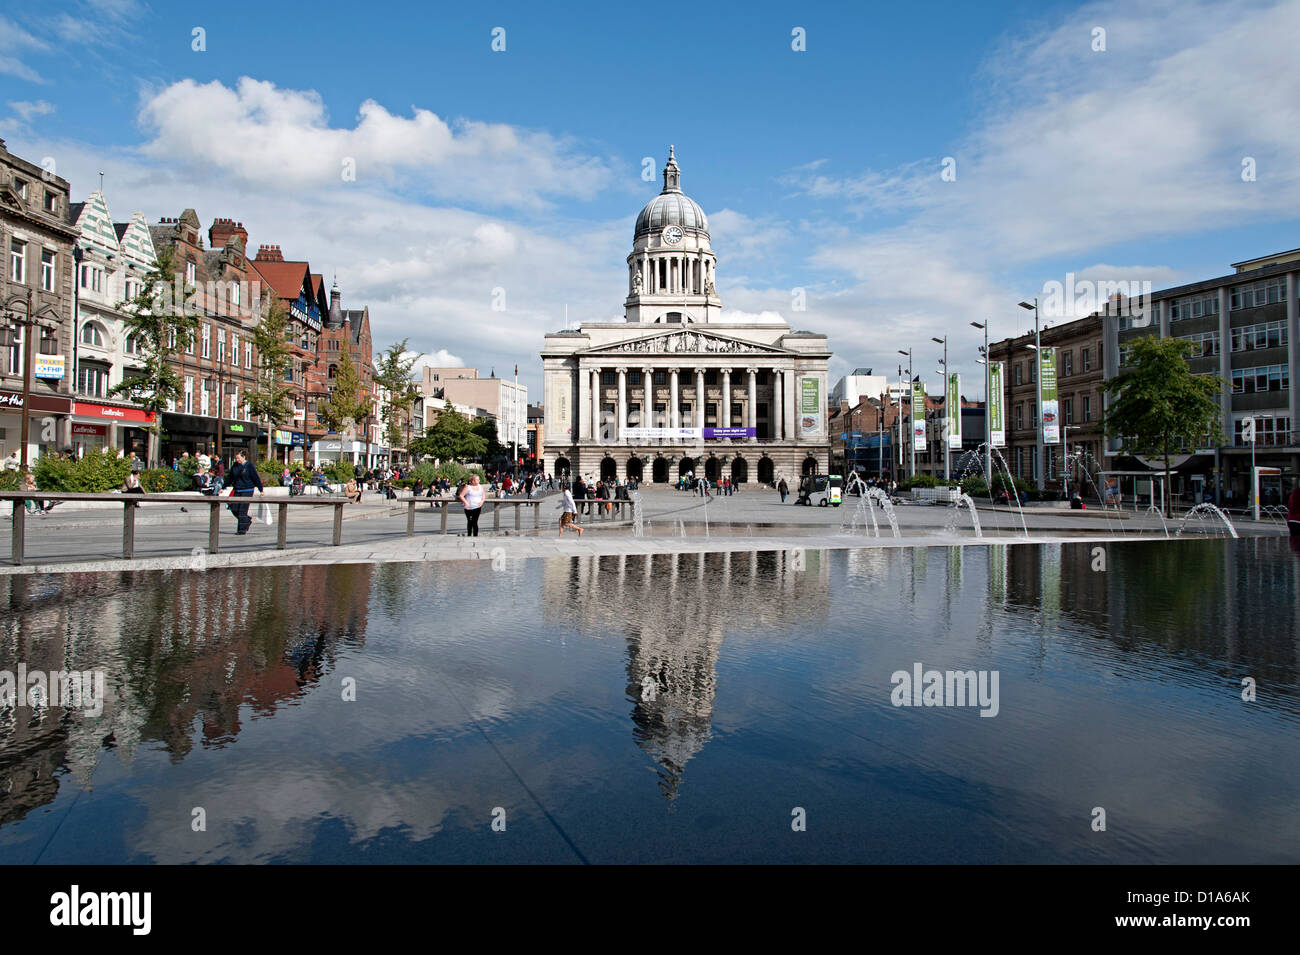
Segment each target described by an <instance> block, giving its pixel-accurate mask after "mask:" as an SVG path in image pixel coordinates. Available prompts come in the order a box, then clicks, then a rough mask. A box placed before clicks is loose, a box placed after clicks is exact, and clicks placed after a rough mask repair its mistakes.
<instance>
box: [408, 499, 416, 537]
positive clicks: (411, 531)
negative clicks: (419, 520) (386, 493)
mask: <svg viewBox="0 0 1300 955" xmlns="http://www.w3.org/2000/svg"><path fill="white" fill-rule="evenodd" d="M406 536H407V537H414V536H415V498H411V502H410V504H408V505H407V507H406Z"/></svg>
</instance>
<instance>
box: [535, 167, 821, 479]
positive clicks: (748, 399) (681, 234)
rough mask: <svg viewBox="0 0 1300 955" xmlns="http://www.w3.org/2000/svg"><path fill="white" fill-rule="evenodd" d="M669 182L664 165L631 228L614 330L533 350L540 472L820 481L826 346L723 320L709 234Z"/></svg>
mask: <svg viewBox="0 0 1300 955" xmlns="http://www.w3.org/2000/svg"><path fill="white" fill-rule="evenodd" d="M679 179H680V170H679V169H678V167H677V162H676V158H675V156H674V154H673V153H672V152H671V151H670V153H669V158H668V164H667V166H666V167H665V169H664V188H663V191H662V192H661V193H660V194H659V196H657V197H656V198H655V199H653V200H651V202H649V203H648V204H647V205H646V206H645V208H644V209H642V211H641V214H640V215H639V216H638V217H637V222H636V228H635V231H634V235H633V247H632V252H631V254H629V255H628V259H627V261H628V296H627V298H626V300H625V301H624V320H623V321H621V322H585V323H583V324H582V325H581V326H580V327H579V328H578V329H576V330H570V331H563V332H555V333H552V334H549V335H547V336H546V339H545V346H544V348H543V350H542V363H543V372H544V391H545V393H544V395H543V396H542V397H543V404H544V405H545V407H546V419H545V426H544V428H545V430H544V441H543V444H544V447H545V459H544V460H545V467H546V470H547V471H549V472H552V473H555V474H559V475H564V474H570V475H572V476H578V475H583V476H592V477H604V478H610V477H618V478H620V479H625V478H634V479H638V480H643V481H651V482H654V483H668V482H672V481H676V480H677V478H678V477H679V476H681V475H684V474H687V473H694V474H696V475H697V476H707V477H709V478H710V479H714V480H717V479H720V478H722V477H730V478H732V479H733V480H734V481H737V482H739V483H752V482H755V481H758V482H763V483H768V482H772V481H775V480H777V479H780V478H782V477H784V478H786V480H787V481H790V482H791V483H792V484H793V483H794V482H795V480H796V479H797V477H798V476H799V475H800V474H802V473H808V472H817V473H824V472H826V471H827V470H828V468H829V466H830V442H829V439H828V431H827V420H826V419H827V414H826V395H827V362H828V360H829V358H830V352H829V350H828V349H827V342H826V336H825V335H819V334H814V333H812V332H804V331H793V330H791V328H790V326H789V325H787V324H785V323H766V324H732V323H728V322H725V321H724V320H723V319H722V300H721V298H720V297H719V296H718V293H717V290H716V288H715V286H714V280H715V268H716V258H715V256H714V254H713V251H712V248H711V245H710V237H709V232H708V220H707V218H706V217H705V215H704V212H703V211H702V210H701V209H700V207H699V206H698V205H697V204H696V203H695V202H693V201H692V200H691V199H689V198H688V197H686V196H685V195H683V194H682V193H681V189H680V186H679ZM645 429H658V430H655V431H654V432H653V433H650V434H647V433H646V432H645ZM714 429H735V430H734V431H733V433H732V434H730V435H711V434H710V433H709V432H710V431H711V430H714ZM742 429H743V430H742ZM664 431H672V432H674V433H672V434H665V433H663V432H664Z"/></svg>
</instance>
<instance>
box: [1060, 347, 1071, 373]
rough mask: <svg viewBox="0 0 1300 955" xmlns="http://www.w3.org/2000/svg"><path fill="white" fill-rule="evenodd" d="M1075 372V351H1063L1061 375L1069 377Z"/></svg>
mask: <svg viewBox="0 0 1300 955" xmlns="http://www.w3.org/2000/svg"><path fill="white" fill-rule="evenodd" d="M1073 374H1074V352H1068V351H1063V352H1061V377H1062V378H1069V377H1070V376H1071V375H1073Z"/></svg>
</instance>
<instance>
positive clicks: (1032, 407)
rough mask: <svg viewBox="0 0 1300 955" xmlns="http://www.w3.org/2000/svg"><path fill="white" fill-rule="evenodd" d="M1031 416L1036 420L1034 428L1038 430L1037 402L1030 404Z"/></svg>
mask: <svg viewBox="0 0 1300 955" xmlns="http://www.w3.org/2000/svg"><path fill="white" fill-rule="evenodd" d="M1029 415H1030V417H1032V418H1033V420H1034V427H1035V428H1037V427H1038V402H1037V401H1031V402H1029Z"/></svg>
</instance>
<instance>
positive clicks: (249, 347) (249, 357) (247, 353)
mask: <svg viewBox="0 0 1300 955" xmlns="http://www.w3.org/2000/svg"><path fill="white" fill-rule="evenodd" d="M244 367H245V368H252V367H253V343H252V342H244Z"/></svg>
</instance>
